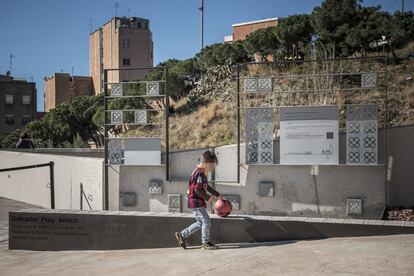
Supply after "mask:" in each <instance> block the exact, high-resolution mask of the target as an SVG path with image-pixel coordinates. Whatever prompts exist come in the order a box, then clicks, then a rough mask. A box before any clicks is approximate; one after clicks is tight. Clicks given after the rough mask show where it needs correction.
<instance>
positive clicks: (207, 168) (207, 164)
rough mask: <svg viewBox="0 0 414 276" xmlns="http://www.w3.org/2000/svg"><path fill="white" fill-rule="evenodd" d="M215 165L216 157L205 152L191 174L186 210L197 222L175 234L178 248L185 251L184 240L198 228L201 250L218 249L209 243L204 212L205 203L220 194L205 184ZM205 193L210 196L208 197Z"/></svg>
mask: <svg viewBox="0 0 414 276" xmlns="http://www.w3.org/2000/svg"><path fill="white" fill-rule="evenodd" d="M217 163H218V161H217V156H216V155H215V154H214V153H213V152H211V151H206V152H204V153H203V155H202V156H201V162H200V163H199V164H198V165H197V167H196V169H195V170H194V171H193V172H192V174H191V177H190V181H189V189H188V191H187V194H188V195H187V199H188V208H191V209H192V210H193V215H194V217H195V219H196V220H197V221H196V222H195V223H193V224H191V225H190V226H188V227H187V228H186V229H184V230H182V231H181V232H176V233H175V237H176V238H177V241H178V244H179V246H181V247H182V248H184V249H186V244H185V240H186V238H188V237H189V236H190V235H192V234H193V233H194V232H196V231H198V230H200V228H201V248H202V249H209V250H211V249H218V247H217V246H216V245H214V244H213V243H212V242H211V241H210V226H211V223H210V217H209V215H208V213H207V210H206V207H207V206H206V202H207V203H212V202H213V200H214V199H215V198H216V197H219V196H220V194H219V193H218V192H217V191H216V190H214V189H213V188H212V187H210V186H209V185H208V182H207V174H208V173H209V172H211V171H213V170H214V168H215V165H216V164H217ZM207 192H209V193H210V194H212V195H208V194H207Z"/></svg>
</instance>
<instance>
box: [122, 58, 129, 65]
mask: <svg viewBox="0 0 414 276" xmlns="http://www.w3.org/2000/svg"><path fill="white" fill-rule="evenodd" d="M130 64H131V62H130V60H129V58H124V59H123V60H122V65H124V66H129V65H130Z"/></svg>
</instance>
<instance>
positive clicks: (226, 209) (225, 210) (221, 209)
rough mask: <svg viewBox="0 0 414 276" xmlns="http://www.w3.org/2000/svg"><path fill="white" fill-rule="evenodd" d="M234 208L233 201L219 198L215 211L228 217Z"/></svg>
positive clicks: (221, 215)
mask: <svg viewBox="0 0 414 276" xmlns="http://www.w3.org/2000/svg"><path fill="white" fill-rule="evenodd" d="M232 209H233V208H232V206H231V202H230V201H228V200H227V199H224V198H219V199H218V200H217V201H216V203H215V204H214V213H216V215H218V216H220V217H227V216H228V215H229V214H230V213H231V210H232Z"/></svg>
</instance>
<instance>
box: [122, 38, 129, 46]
mask: <svg viewBox="0 0 414 276" xmlns="http://www.w3.org/2000/svg"><path fill="white" fill-rule="evenodd" d="M129 43H130V41H129V39H123V40H122V44H121V47H122V48H129Z"/></svg>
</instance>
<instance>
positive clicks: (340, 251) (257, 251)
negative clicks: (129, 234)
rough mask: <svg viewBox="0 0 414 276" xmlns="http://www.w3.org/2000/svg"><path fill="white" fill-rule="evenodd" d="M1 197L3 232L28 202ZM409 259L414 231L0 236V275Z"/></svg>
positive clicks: (319, 269) (263, 268) (307, 269)
mask: <svg viewBox="0 0 414 276" xmlns="http://www.w3.org/2000/svg"><path fill="white" fill-rule="evenodd" d="M0 202H1V204H0V225H1V229H2V231H3V234H4V232H5V231H6V230H7V212H8V211H7V210H17V209H20V208H27V207H30V206H28V205H27V204H24V203H18V202H15V201H9V200H4V199H2V200H1V201H0ZM7 203H10V204H11V205H10V204H7ZM413 260H414V235H395V236H381V237H379V236H373V237H359V238H332V239H324V240H308V241H283V242H274V243H260V244H228V245H222V249H220V250H217V251H203V250H201V249H199V248H198V247H193V248H191V249H189V250H186V251H184V250H182V249H181V248H169V249H134V250H115V251H56V252H51V251H43V252H39V251H25V250H9V249H8V241H7V239H6V240H3V241H1V242H0V274H1V275H212V274H217V275H226V276H228V275H413V274H414V262H413Z"/></svg>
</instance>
